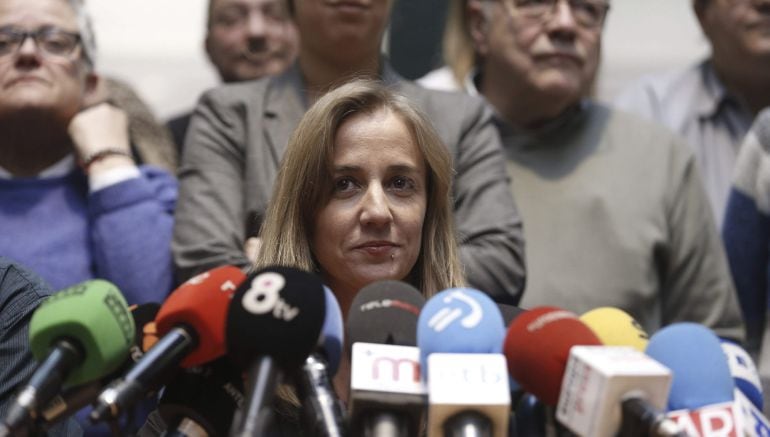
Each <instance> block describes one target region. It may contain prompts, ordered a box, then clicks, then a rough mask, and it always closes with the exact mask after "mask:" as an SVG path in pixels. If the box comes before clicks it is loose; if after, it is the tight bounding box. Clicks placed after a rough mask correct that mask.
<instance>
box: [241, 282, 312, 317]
mask: <svg viewBox="0 0 770 437" xmlns="http://www.w3.org/2000/svg"><path fill="white" fill-rule="evenodd" d="M284 285H286V278H284V277H283V276H282V275H281V274H279V273H275V272H267V273H262V274H261V275H258V276H256V277H254V279H252V280H251V288H249V290H248V291H247V292H246V293H244V294H243V299H242V300H241V304H242V305H243V308H245V309H246V310H247V311H249V312H250V313H252V314H267V313H270V312H272V313H273V317H275V318H276V319H282V320H284V321H287V322H290V321H292V320H294V318H295V317H297V315H298V314H299V308H296V307H292V306H291V305H289V304H288V303H287V302H286V301H285V300H283V299H282V298H281V294H280V291H281V290H283V287H284Z"/></svg>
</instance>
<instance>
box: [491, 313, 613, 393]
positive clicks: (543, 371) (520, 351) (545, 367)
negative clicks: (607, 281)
mask: <svg viewBox="0 0 770 437" xmlns="http://www.w3.org/2000/svg"><path fill="white" fill-rule="evenodd" d="M576 345H586V346H592V345H596V346H598V345H601V341H599V338H598V337H597V336H596V334H594V332H593V331H592V330H591V328H589V327H588V326H586V324H585V323H583V322H581V321H580V319H579V318H578V316H577V315H576V314H574V313H572V312H569V311H566V310H563V309H561V308H556V307H536V308H532V309H530V310H529V311H527V312H526V313H524V314H522V315H520V316H519V317H518V318H516V320H514V321H513V323H511V326H510V327H509V328H508V332H507V333H506V335H505V345H504V347H503V352H504V354H505V357H506V359H507V361H508V371H509V372H510V374H511V377H513V379H515V380H516V381H517V382H518V383H519V384H520V385H521V386H522V387H523V388H524V390H526V391H527V392H529V393H532V394H534V395H535V396H537V398H538V399H540V400H541V401H542V402H544V403H545V404H546V405H551V406H555V405H556V404H557V403H558V401H559V391H560V390H561V381H562V378H563V377H564V370H565V369H566V367H567V361H568V360H569V351H570V349H571V348H572V346H576Z"/></svg>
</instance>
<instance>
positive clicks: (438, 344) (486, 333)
mask: <svg viewBox="0 0 770 437" xmlns="http://www.w3.org/2000/svg"><path fill="white" fill-rule="evenodd" d="M505 332H506V330H505V324H504V322H503V317H502V315H501V313H500V310H499V309H498V307H497V305H495V303H494V302H492V299H490V298H489V297H488V296H487V295H486V294H485V293H483V292H481V291H478V290H474V289H471V288H451V289H448V290H444V291H442V292H441V293H438V294H437V295H435V296H433V298H431V299H430V300H429V301H428V302H427V303H426V304H425V306H424V307H423V309H422V312H420V317H419V319H418V320H417V346H418V347H419V349H420V361H421V365H422V369H423V370H424V372H423V378H424V379H425V380H426V382H427V386H428V403H429V410H428V411H429V412H428V435H429V436H434V435H435V436H438V435H461V434H458V433H460V432H461V430H465V431H468V430H472V432H473V433H474V434H473V435H477V436H493V435H495V436H504V435H507V433H508V420H509V416H510V406H511V399H510V390H509V387H508V370H507V365H506V361H505V357H504V356H503V354H502V353H501V352H502V348H503V341H504V339H505ZM481 411H484V413H481Z"/></svg>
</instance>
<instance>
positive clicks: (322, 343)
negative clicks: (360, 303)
mask: <svg viewBox="0 0 770 437" xmlns="http://www.w3.org/2000/svg"><path fill="white" fill-rule="evenodd" d="M324 297H325V302H326V315H325V317H324V324H323V327H322V328H321V337H320V338H319V339H318V346H319V349H320V352H321V353H322V354H323V356H324V357H325V358H326V362H327V364H328V371H329V376H330V377H332V376H334V375H335V374H336V373H337V369H339V367H340V358H342V340H343V335H344V334H343V332H344V331H343V330H344V327H343V326H342V311H341V310H340V304H339V302H337V298H336V297H334V293H332V291H331V290H330V289H329V287H327V286H324Z"/></svg>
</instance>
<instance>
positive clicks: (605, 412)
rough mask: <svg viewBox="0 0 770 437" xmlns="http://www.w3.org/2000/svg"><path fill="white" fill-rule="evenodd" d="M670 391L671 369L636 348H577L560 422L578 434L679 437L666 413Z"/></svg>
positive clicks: (566, 374)
mask: <svg viewBox="0 0 770 437" xmlns="http://www.w3.org/2000/svg"><path fill="white" fill-rule="evenodd" d="M670 389H671V371H669V370H668V369H667V368H666V367H664V366H663V365H662V364H660V363H658V362H657V361H655V360H653V359H652V358H650V357H648V356H647V355H645V354H643V353H642V352H639V351H638V350H636V349H634V348H632V347H627V346H574V347H572V349H570V355H569V360H568V362H567V368H566V370H565V372H564V379H563V380H562V385H561V392H560V394H559V403H558V405H557V407H556V418H557V419H558V420H559V422H560V423H561V424H562V425H564V426H566V427H567V428H569V429H570V430H571V431H572V432H574V433H576V434H578V435H580V436H596V437H605V436H607V437H610V436H614V435H616V434H617V433H618V432H619V431H620V430H621V429H624V430H638V431H642V433H640V435H651V436H672V435H678V434H679V429H678V427H676V426H674V423H673V422H672V421H671V420H668V419H666V417H665V414H664V411H665V407H666V401H667V399H668V393H669V390H670ZM621 427H622V428H621ZM624 435H625V434H624Z"/></svg>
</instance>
